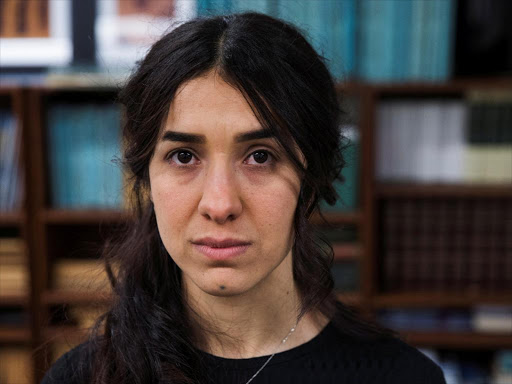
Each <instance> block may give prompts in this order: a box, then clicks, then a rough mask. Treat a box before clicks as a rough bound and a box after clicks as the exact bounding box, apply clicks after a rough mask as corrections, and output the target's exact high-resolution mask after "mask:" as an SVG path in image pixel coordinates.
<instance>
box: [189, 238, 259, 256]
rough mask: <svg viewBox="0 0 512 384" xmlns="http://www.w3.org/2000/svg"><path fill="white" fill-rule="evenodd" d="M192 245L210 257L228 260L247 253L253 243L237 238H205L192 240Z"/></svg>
mask: <svg viewBox="0 0 512 384" xmlns="http://www.w3.org/2000/svg"><path fill="white" fill-rule="evenodd" d="M192 245H193V247H194V248H195V249H196V250H197V251H199V252H200V253H202V254H203V255H205V256H206V257H208V258H209V259H213V260H227V259H232V258H234V257H237V256H240V255H242V254H243V253H245V252H246V251H247V249H248V248H249V247H250V246H251V243H250V242H248V241H242V240H236V239H213V238H203V239H199V240H196V241H192Z"/></svg>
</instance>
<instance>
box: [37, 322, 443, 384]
mask: <svg viewBox="0 0 512 384" xmlns="http://www.w3.org/2000/svg"><path fill="white" fill-rule="evenodd" d="M201 353H202V354H203V356H204V358H205V361H206V364H207V367H208V377H210V378H211V383H222V384H245V383H246V382H247V380H249V378H251V376H252V375H253V374H254V373H255V372H256V371H257V370H258V369H259V368H260V367H261V366H262V365H263V363H264V362H265V361H266V360H267V358H268V357H256V358H251V359H225V358H221V357H216V356H213V355H209V354H207V353H204V352H201ZM83 359H84V344H82V345H80V346H78V347H76V348H75V349H73V350H71V351H70V352H68V353H66V354H65V355H64V356H62V357H61V358H60V359H59V360H58V361H57V362H56V363H55V364H54V365H53V367H52V368H51V369H50V370H49V371H48V372H47V373H46V376H45V377H44V379H43V381H42V384H85V383H87V382H88V378H87V375H86V377H84V376H81V377H80V375H76V374H75V373H76V366H77V364H78V363H79V362H80V361H82V362H83ZM266 383H278V384H288V383H289V384H292V383H293V384H297V383H307V384H328V383H329V384H330V383H332V384H334V383H336V384H377V383H378V384H446V383H445V380H444V377H443V373H442V371H441V369H440V368H439V367H438V366H437V365H436V364H435V363H433V362H432V361H431V360H430V359H428V358H427V357H426V356H425V355H423V354H422V353H421V352H419V351H418V350H417V349H415V348H413V347H411V346H409V345H407V344H405V343H404V342H402V341H400V340H398V339H392V340H388V341H380V342H375V341H372V342H363V341H355V340H351V339H349V338H347V337H346V336H343V335H342V334H341V333H340V332H338V331H337V329H336V327H335V326H334V325H333V324H332V323H330V324H328V325H327V326H326V327H325V328H324V329H323V330H322V332H320V334H318V335H317V336H316V337H315V338H314V339H312V340H311V341H309V342H307V343H305V344H302V345H300V346H298V347H295V348H293V349H290V350H288V351H284V352H281V353H277V354H276V355H275V356H274V357H273V359H272V360H271V361H270V363H269V364H268V365H267V366H266V367H265V368H264V369H263V370H262V371H261V372H260V373H259V374H258V376H257V377H256V378H255V379H254V380H253V381H252V382H251V384H266Z"/></svg>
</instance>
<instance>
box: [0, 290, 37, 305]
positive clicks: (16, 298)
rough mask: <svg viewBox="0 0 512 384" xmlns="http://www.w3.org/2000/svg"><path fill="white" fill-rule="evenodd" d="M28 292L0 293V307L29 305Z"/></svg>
mask: <svg viewBox="0 0 512 384" xmlns="http://www.w3.org/2000/svg"><path fill="white" fill-rule="evenodd" d="M29 302H30V300H29V297H28V294H22V293H21V294H10V295H3V294H2V295H0V308H1V307H26V306H28V305H29Z"/></svg>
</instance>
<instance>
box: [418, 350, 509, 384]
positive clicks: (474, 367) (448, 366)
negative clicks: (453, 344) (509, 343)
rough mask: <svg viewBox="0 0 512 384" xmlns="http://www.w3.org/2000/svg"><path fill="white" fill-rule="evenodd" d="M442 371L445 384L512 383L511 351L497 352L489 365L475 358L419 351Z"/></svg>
mask: <svg viewBox="0 0 512 384" xmlns="http://www.w3.org/2000/svg"><path fill="white" fill-rule="evenodd" d="M420 351H421V352H423V353H424V354H425V355H426V356H428V357H429V358H430V359H432V360H433V361H435V362H436V363H437V364H438V365H439V366H440V367H441V369H442V371H443V374H444V378H445V381H446V384H509V383H512V350H507V349H503V350H498V351H496V352H495V353H493V356H492V357H491V358H490V361H489V363H484V362H482V361H481V359H479V358H478V357H475V356H469V357H468V356H464V354H454V353H448V354H447V353H445V352H444V351H437V350H433V349H427V348H422V349H420Z"/></svg>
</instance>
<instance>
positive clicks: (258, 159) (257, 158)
mask: <svg viewBox="0 0 512 384" xmlns="http://www.w3.org/2000/svg"><path fill="white" fill-rule="evenodd" d="M275 162H276V157H275V156H274V155H273V154H272V153H271V152H270V151H268V150H266V149H258V150H256V151H254V152H252V153H251V154H250V155H249V156H248V157H247V158H246V160H245V163H247V164H249V165H255V166H259V167H263V166H269V165H274V163H275Z"/></svg>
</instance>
